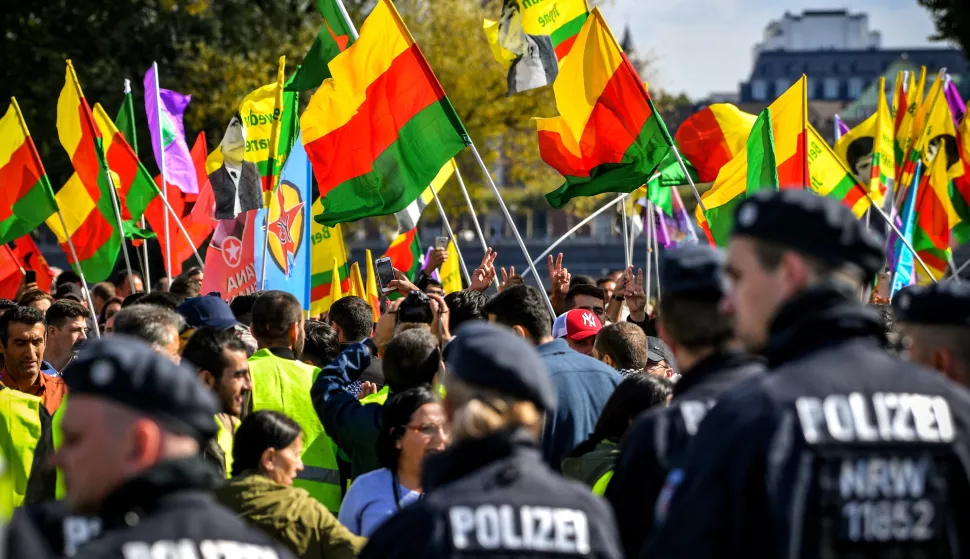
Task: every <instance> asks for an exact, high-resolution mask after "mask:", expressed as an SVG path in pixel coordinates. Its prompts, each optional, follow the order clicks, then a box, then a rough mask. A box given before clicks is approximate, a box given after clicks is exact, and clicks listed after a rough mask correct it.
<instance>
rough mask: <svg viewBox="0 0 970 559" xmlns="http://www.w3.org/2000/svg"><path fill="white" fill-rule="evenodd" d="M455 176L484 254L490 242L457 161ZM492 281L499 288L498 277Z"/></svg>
mask: <svg viewBox="0 0 970 559" xmlns="http://www.w3.org/2000/svg"><path fill="white" fill-rule="evenodd" d="M454 165H455V176H456V177H457V178H458V186H460V187H461V194H462V196H464V197H465V203H466V204H468V212H469V213H470V214H471V216H472V224H473V225H474V226H475V233H476V234H477V235H478V240H479V241H480V242H481V243H482V254H484V253H486V252H488V243H487V242H486V241H485V233H483V232H482V226H481V225H479V223H478V214H477V213H475V206H473V205H472V199H471V196H469V195H468V189H467V188H465V179H463V178H461V170H460V169H458V163H457V162H455V164H454ZM492 283H494V284H495V288H496V289H498V287H499V283H498V277H497V276H496V277H495V278H493V280H492Z"/></svg>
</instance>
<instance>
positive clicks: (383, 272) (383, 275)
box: [374, 256, 394, 293]
mask: <svg viewBox="0 0 970 559" xmlns="http://www.w3.org/2000/svg"><path fill="white" fill-rule="evenodd" d="M374 269H375V270H377V281H378V283H380V284H381V293H387V292H388V291H394V289H392V288H390V287H388V286H389V285H390V284H391V282H392V281H394V266H392V265H391V259H390V258H388V257H387V256H385V257H383V258H378V259H377V260H375V261H374Z"/></svg>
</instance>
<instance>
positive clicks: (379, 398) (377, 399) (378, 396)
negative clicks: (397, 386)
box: [360, 384, 391, 406]
mask: <svg viewBox="0 0 970 559" xmlns="http://www.w3.org/2000/svg"><path fill="white" fill-rule="evenodd" d="M390 392H391V389H390V388H388V387H387V385H386V384H385V385H384V386H383V387H382V388H381V389H380V390H378V391H377V392H375V393H373V394H368V395H367V396H364V397H363V398H361V399H360V403H361V404H363V405H365V406H366V405H367V404H378V405H381V406H383V405H384V403H385V402H387V396H388V394H390Z"/></svg>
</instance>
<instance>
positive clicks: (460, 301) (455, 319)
mask: <svg viewBox="0 0 970 559" xmlns="http://www.w3.org/2000/svg"><path fill="white" fill-rule="evenodd" d="M487 302H488V295H486V294H484V293H482V292H481V291H476V290H474V289H464V290H462V291H455V292H454V293H449V294H448V295H446V296H445V303H446V304H447V305H448V310H449V311H450V312H451V318H450V319H448V327H449V328H450V329H451V333H452V334H457V333H458V329H459V328H460V327H461V325H462V324H465V323H466V322H476V321H480V322H486V321H488V316H486V315H485V313H484V312H483V309H484V308H485V303H487Z"/></svg>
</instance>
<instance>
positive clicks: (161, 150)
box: [132, 62, 191, 291]
mask: <svg viewBox="0 0 970 559" xmlns="http://www.w3.org/2000/svg"><path fill="white" fill-rule="evenodd" d="M152 75H153V76H154V77H155V113H156V114H155V118H156V119H157V121H158V154H157V155H158V173H159V175H161V177H162V200H164V201H165V206H166V207H167V206H168V181H167V180H165V142H164V138H163V135H164V131H163V130H162V96H161V91H160V89H159V88H160V87H161V86H160V85H159V83H158V62H152ZM172 215H173V216H174V212H173V213H172ZM164 234H165V277H166V278H168V284H169V285H172V243H171V238H170V234H169V226H168V219H166V220H165V233H164ZM189 243H191V241H189ZM132 291H134V288H132Z"/></svg>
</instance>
